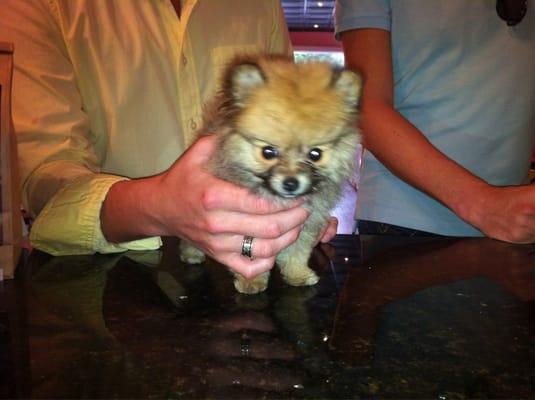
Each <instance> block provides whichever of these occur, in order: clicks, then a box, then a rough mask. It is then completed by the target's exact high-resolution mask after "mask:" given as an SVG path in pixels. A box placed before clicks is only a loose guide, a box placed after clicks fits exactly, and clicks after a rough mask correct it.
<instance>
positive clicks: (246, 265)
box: [216, 253, 275, 279]
mask: <svg viewBox="0 0 535 400" xmlns="http://www.w3.org/2000/svg"><path fill="white" fill-rule="evenodd" d="M216 260H217V261H219V262H220V263H222V264H224V265H226V266H228V267H229V268H230V269H231V270H232V271H234V272H237V273H239V274H240V275H243V276H244V277H245V278H247V279H251V278H254V277H255V276H258V275H260V274H262V273H264V272H266V271H269V270H270V269H271V268H273V266H274V265H275V257H270V258H255V259H253V260H249V259H248V258H246V257H244V256H242V255H241V254H239V253H226V254H224V255H222V256H221V257H217V258H216Z"/></svg>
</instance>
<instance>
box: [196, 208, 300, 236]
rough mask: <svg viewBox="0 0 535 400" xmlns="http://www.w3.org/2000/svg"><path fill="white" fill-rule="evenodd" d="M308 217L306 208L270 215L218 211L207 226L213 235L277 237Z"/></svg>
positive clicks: (297, 225)
mask: <svg viewBox="0 0 535 400" xmlns="http://www.w3.org/2000/svg"><path fill="white" fill-rule="evenodd" d="M307 218H308V211H307V210H305V209H304V208H292V209H290V210H284V211H280V212H278V213H276V214H270V215H248V214H240V213H237V212H218V213H214V215H212V216H211V218H210V220H209V221H208V222H207V224H208V226H206V227H205V228H206V230H207V231H208V232H209V233H211V234H213V235H218V234H225V233H231V234H234V235H236V234H237V235H244V236H245V235H247V236H252V237H254V238H263V239H275V238H278V237H280V236H282V235H285V234H286V233H288V232H289V231H291V230H293V229H294V228H296V227H300V226H302V225H303V224H304V223H305V222H306V219H307Z"/></svg>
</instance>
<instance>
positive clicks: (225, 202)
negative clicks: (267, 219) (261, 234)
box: [202, 178, 304, 215]
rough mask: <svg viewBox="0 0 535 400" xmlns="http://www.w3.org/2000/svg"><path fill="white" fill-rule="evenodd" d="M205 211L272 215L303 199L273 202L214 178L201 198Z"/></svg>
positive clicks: (300, 202) (297, 203)
mask: <svg viewBox="0 0 535 400" xmlns="http://www.w3.org/2000/svg"><path fill="white" fill-rule="evenodd" d="M202 201H203V205H204V207H205V209H206V210H208V211H211V210H226V211H235V212H240V213H245V214H257V215H265V214H273V213H276V212H279V211H282V210H287V209H289V208H295V207H297V206H299V205H301V204H303V203H304V200H303V199H296V200H291V201H287V202H286V201H285V202H284V203H283V202H274V201H269V200H267V199H265V198H263V197H260V196H256V195H254V194H251V192H250V191H249V189H246V188H243V187H239V186H236V185H233V184H232V183H229V182H226V181H223V180H219V179H217V178H214V184H213V185H210V187H208V189H207V190H206V192H205V193H204V196H203V199H202Z"/></svg>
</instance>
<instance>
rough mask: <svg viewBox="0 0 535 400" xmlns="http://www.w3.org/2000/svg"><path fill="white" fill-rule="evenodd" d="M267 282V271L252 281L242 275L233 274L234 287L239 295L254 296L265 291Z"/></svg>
mask: <svg viewBox="0 0 535 400" xmlns="http://www.w3.org/2000/svg"><path fill="white" fill-rule="evenodd" d="M268 281H269V271H267V272H264V273H262V274H260V275H258V276H256V277H254V278H252V279H246V278H244V277H243V275H240V274H238V273H234V287H235V288H236V290H237V291H238V292H240V293H245V294H255V293H260V292H263V291H264V290H266V288H267V285H268Z"/></svg>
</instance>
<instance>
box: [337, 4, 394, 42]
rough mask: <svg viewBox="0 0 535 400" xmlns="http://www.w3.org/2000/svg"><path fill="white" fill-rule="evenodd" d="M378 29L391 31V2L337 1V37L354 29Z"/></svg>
mask: <svg viewBox="0 0 535 400" xmlns="http://www.w3.org/2000/svg"><path fill="white" fill-rule="evenodd" d="M362 28H376V29H383V30H386V31H390V29H391V13H390V0H336V7H335V13H334V29H335V36H336V38H337V39H340V33H342V32H344V31H349V30H352V29H362Z"/></svg>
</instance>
